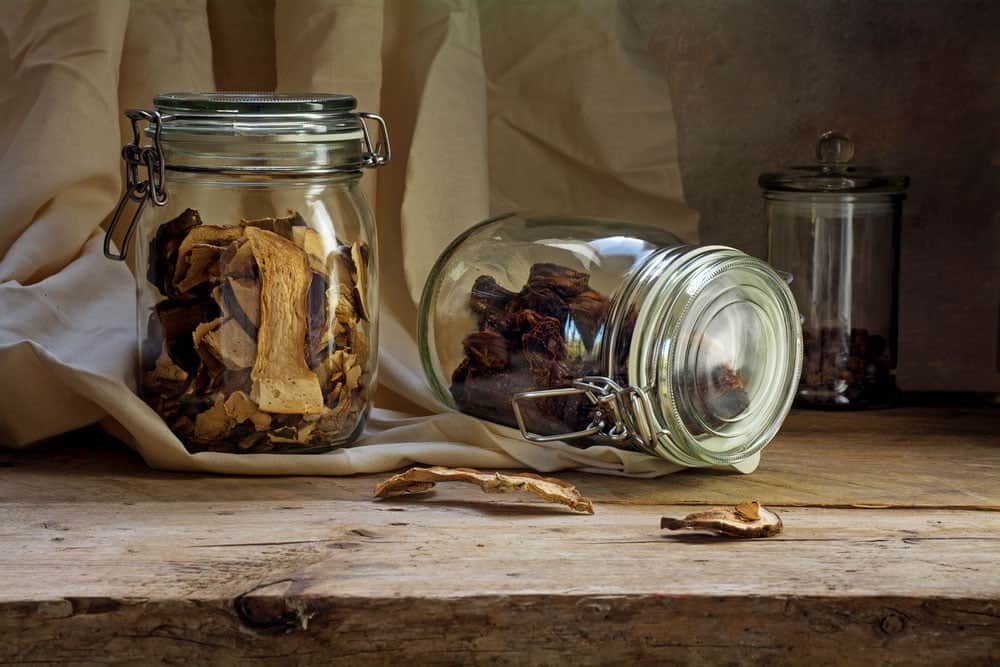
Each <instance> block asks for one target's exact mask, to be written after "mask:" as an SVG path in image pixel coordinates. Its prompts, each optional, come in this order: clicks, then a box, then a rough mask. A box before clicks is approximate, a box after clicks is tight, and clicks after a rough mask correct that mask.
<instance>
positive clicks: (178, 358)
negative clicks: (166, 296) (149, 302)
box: [155, 299, 220, 373]
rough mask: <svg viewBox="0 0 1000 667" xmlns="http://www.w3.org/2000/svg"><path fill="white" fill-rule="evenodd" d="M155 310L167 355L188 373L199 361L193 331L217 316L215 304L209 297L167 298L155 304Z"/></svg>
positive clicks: (194, 368) (218, 311)
mask: <svg viewBox="0 0 1000 667" xmlns="http://www.w3.org/2000/svg"><path fill="white" fill-rule="evenodd" d="M155 312H156V315H157V318H158V319H159V321H160V328H161V329H162V331H163V341H164V343H165V344H166V346H167V352H168V354H169V355H170V358H171V359H172V360H173V361H174V363H175V364H177V365H178V366H180V367H181V368H183V369H184V370H185V371H187V372H188V373H194V372H195V371H197V370H198V365H199V363H200V360H199V356H198V353H197V352H196V351H195V345H194V340H193V333H194V331H195V329H196V328H197V327H198V326H199V325H201V324H203V323H205V322H208V321H211V320H213V319H215V318H217V317H218V316H219V314H220V310H219V306H218V304H216V303H215V302H214V301H212V300H209V299H203V300H200V301H172V300H167V301H161V302H160V303H158V304H156V308H155Z"/></svg>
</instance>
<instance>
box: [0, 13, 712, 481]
mask: <svg viewBox="0 0 1000 667" xmlns="http://www.w3.org/2000/svg"><path fill="white" fill-rule="evenodd" d="M234 6H238V4H236V5H234ZM241 18H243V19H245V17H240V16H232V17H229V18H227V17H225V15H223V20H231V21H239V20H241ZM214 25H215V31H219V26H218V25H217V24H214ZM273 26H274V63H268V64H269V65H273V71H274V72H276V84H277V88H278V89H279V90H282V91H299V92H301V91H320V92H344V93H350V94H353V95H355V96H356V97H357V98H358V100H359V108H360V109H362V110H365V111H376V112H380V113H381V114H382V115H384V116H385V117H386V119H387V121H388V123H389V129H390V132H391V138H392V143H393V147H394V156H395V157H394V161H393V163H392V164H391V165H390V166H388V167H386V168H384V169H380V170H379V173H378V175H377V180H376V177H375V176H374V174H369V175H366V176H365V179H366V182H365V187H366V188H367V190H368V193H369V196H370V197H371V201H372V202H373V204H374V206H375V209H376V217H377V220H378V223H377V224H378V235H379V238H380V248H379V251H380V252H381V253H382V254H381V266H382V270H383V275H382V276H381V278H382V280H381V284H382V285H383V286H384V289H383V294H382V304H383V311H382V313H381V322H382V329H381V348H380V372H379V378H380V387H379V391H378V395H377V399H376V406H377V407H376V409H375V410H374V411H373V414H372V417H371V420H370V422H369V427H368V429H367V431H366V433H365V435H364V436H363V438H362V439H361V441H360V443H359V444H358V445H357V446H354V447H350V448H346V449H341V450H338V451H334V452H330V453H327V454H321V455H312V456H296V455H280V454H259V455H232V454H220V453H201V454H195V455H191V454H188V453H187V451H186V450H185V449H184V447H183V446H182V445H181V443H180V442H179V441H178V440H177V439H176V438H175V437H174V436H173V434H172V433H171V432H170V431H169V430H168V429H167V427H166V426H165V425H164V423H163V422H162V421H161V420H160V419H159V418H158V417H157V416H156V414H155V413H153V412H152V410H150V409H149V408H148V407H147V406H146V405H145V404H144V403H142V401H140V400H139V399H138V398H137V397H136V395H135V394H134V393H133V391H132V388H131V387H132V386H133V385H134V381H133V379H132V373H133V368H134V355H135V354H136V341H135V336H136V314H135V296H134V290H135V287H134V282H133V278H132V276H131V274H130V272H129V270H128V268H127V267H126V266H125V265H124V264H122V263H116V262H111V261H108V260H106V259H105V258H104V257H103V255H102V252H101V236H102V234H103V232H102V231H101V229H100V227H99V225H100V224H101V223H102V221H105V220H106V219H107V217H108V214H109V213H110V211H111V210H112V208H113V207H114V205H115V203H116V202H117V199H118V196H119V194H120V187H121V177H120V173H121V171H120V170H121V165H120V158H119V151H120V146H121V143H122V140H123V139H124V138H125V137H126V134H125V132H126V130H125V127H124V125H123V124H122V123H121V110H122V109H124V108H128V107H147V108H148V107H149V106H150V104H151V101H152V98H153V97H154V96H155V95H156V94H157V93H159V92H165V91H200V90H211V89H214V88H215V87H216V82H215V81H214V77H213V68H212V56H213V43H212V40H213V29H210V25H209V20H208V14H207V11H206V5H205V0H176V1H171V2H166V1H155V0H132V1H131V2H126V1H125V0H82V1H78V2H69V1H67V2H46V1H44V0H34V1H32V0H29V1H26V2H22V1H17V0H6V1H5V2H3V3H0V444H3V445H4V446H8V447H25V446H28V445H31V444H33V443H36V442H39V441H40V440H43V439H45V438H48V437H51V436H54V435H57V434H59V433H63V432H66V431H69V430H72V429H75V428H79V427H82V426H86V425H88V424H93V423H97V422H99V423H101V424H102V425H104V427H105V428H106V429H108V430H109V431H110V432H111V433H113V434H114V435H116V436H117V437H119V438H121V439H122V440H124V441H126V442H128V443H129V444H130V445H131V446H133V447H134V448H135V449H136V450H138V452H139V453H140V454H141V455H142V457H143V458H144V459H145V460H146V462H147V463H148V464H149V465H151V466H153V467H157V468H163V469H173V470H190V471H203V472H224V473H246V474H350V473H356V472H375V471H383V470H390V469H394V468H398V467H401V466H404V465H407V464H409V463H415V462H416V463H423V464H439V465H461V466H476V467H490V468H504V467H526V466H527V467H531V468H535V469H538V470H543V471H552V470H559V469H564V468H580V469H586V470H595V471H598V470H599V471H604V472H609V473H618V474H628V475H643V476H653V475H661V474H665V473H668V472H671V471H673V470H675V469H676V467H675V466H674V465H672V464H670V463H667V462H665V461H662V460H659V459H656V458H653V457H650V456H646V455H643V454H639V453H632V452H623V451H619V450H615V449H612V448H608V447H590V448H587V449H579V448H574V447H571V446H568V445H565V444H555V445H547V446H540V445H535V444H531V443H528V442H526V441H524V440H522V439H520V438H518V437H517V434H516V433H515V432H514V431H513V430H512V429H508V428H505V427H501V426H497V425H493V424H490V423H486V422H483V421H478V420H476V419H473V418H470V417H467V416H465V415H462V414H459V413H456V412H453V411H449V410H447V409H446V408H445V407H444V406H442V405H440V404H439V403H438V402H437V401H436V400H435V398H434V397H433V395H432V393H431V391H430V390H429V388H428V387H427V385H426V384H425V382H424V379H423V374H422V371H421V369H420V364H419V361H418V354H417V349H416V343H415V337H414V331H415V321H416V301H417V299H418V295H419V294H420V290H421V288H422V286H423V281H424V278H425V276H426V275H427V273H428V271H429V269H430V267H431V265H432V264H433V262H434V260H435V259H436V258H437V255H438V253H439V252H440V250H442V249H443V248H444V246H445V245H446V244H447V243H448V242H449V241H450V240H451V239H452V238H453V237H454V236H455V235H457V234H458V233H459V232H461V231H462V230H464V229H465V228H467V227H468V226H470V225H472V224H474V223H476V222H478V221H479V220H481V219H484V218H486V217H487V216H488V215H490V214H495V213H498V212H501V211H506V210H514V209H529V210H536V211H544V212H551V213H566V214H580V215H590V216H597V217H615V218H624V219H631V220H636V221H641V222H646V223H650V224H657V225H664V226H666V227H668V228H670V229H671V230H672V231H674V232H675V233H677V234H678V235H680V236H681V237H682V238H685V239H687V240H689V241H696V240H697V218H696V216H695V215H694V213H693V212H692V211H691V210H690V209H688V208H687V207H686V206H685V205H684V203H683V196H682V191H681V180H680V174H679V170H678V166H677V150H676V135H675V129H674V120H673V115H672V111H671V107H670V99H669V95H668V90H667V85H666V81H665V79H664V77H663V76H662V73H661V72H658V71H657V70H656V69H655V68H654V67H652V66H650V65H649V63H648V62H647V55H646V52H645V45H644V44H643V42H642V41H641V39H640V38H639V35H638V31H637V29H636V26H635V23H634V22H633V21H632V18H631V16H630V14H629V11H628V7H627V5H624V4H620V3H615V2H598V1H594V0H579V1H570V0H562V1H560V2H548V1H546V0H539V1H537V2H505V1H497V2H462V1H460V0H454V1H447V0H395V1H388V0H387V1H385V2H382V1H379V0H370V1H358V0H339V1H337V0H276V2H275V6H274V16H273ZM222 27H226V26H225V25H223V26H222ZM226 33H227V34H228V35H230V38H229V39H228V40H227V43H226V44H224V45H222V46H224V48H226V49H230V50H235V52H228V55H227V60H229V61H231V62H240V51H247V52H249V51H251V50H254V48H255V46H254V44H250V43H245V41H241V40H239V39H238V38H237V39H233V38H232V35H233V34H237V35H238V34H239V32H238V29H236V30H228V31H226ZM215 46H216V47H219V46H220V45H219V44H216V45H215ZM258 60H259V59H258ZM246 62H247V66H248V67H252V66H254V63H255V62H256V61H255V59H254V58H253V57H247V58H246ZM257 65H258V66H259V62H258V63H257ZM244 74H246V73H244ZM244 78H246V77H245V76H244Z"/></svg>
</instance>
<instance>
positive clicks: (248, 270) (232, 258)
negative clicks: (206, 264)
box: [219, 238, 257, 280]
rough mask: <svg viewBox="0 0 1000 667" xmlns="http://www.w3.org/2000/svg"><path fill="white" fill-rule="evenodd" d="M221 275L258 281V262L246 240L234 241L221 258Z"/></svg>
mask: <svg viewBox="0 0 1000 667" xmlns="http://www.w3.org/2000/svg"><path fill="white" fill-rule="evenodd" d="M219 273H220V274H221V275H223V276H225V277H227V278H246V279H248V280H256V279H257V262H256V260H254V258H253V250H252V249H251V248H250V244H249V243H247V240H246V239H245V238H241V239H238V240H236V241H233V242H232V243H230V244H229V245H228V246H226V249H225V250H223V251H222V254H221V255H220V256H219Z"/></svg>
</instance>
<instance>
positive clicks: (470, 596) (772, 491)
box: [0, 410, 1000, 665]
mask: <svg viewBox="0 0 1000 667" xmlns="http://www.w3.org/2000/svg"><path fill="white" fill-rule="evenodd" d="M996 414H997V413H995V412H990V411H972V412H968V413H967V412H963V411H943V410H937V411H930V412H914V411H890V412H881V413H860V414H859V413H853V414H850V415H836V414H826V413H800V414H798V415H794V416H793V418H792V419H791V420H790V422H789V424H788V427H787V428H786V429H785V431H784V433H783V434H782V436H781V437H780V438H779V440H778V442H776V443H775V444H774V446H773V447H772V448H771V449H770V450H769V452H768V456H767V457H765V463H764V465H763V466H762V469H761V471H759V472H758V473H755V474H754V475H751V476H739V475H725V474H713V473H708V472H696V473H693V474H692V473H683V474H679V475H674V476H671V477H669V478H666V479H661V480H650V481H642V480H625V479H620V478H607V477H601V476H592V475H581V474H576V475H563V477H564V478H571V479H574V480H575V481H577V482H579V484H580V486H581V488H582V489H583V490H584V491H585V492H587V493H589V494H591V495H592V497H593V498H594V499H595V500H596V501H597V506H596V509H597V513H596V514H595V515H594V516H586V515H577V514H573V513H572V512H569V511H568V510H566V509H565V508H562V507H558V506H549V505H541V504H538V503H536V502H534V501H533V499H532V498H531V497H528V496H525V497H521V496H509V497H508V496H485V495H482V494H480V492H479V491H478V490H476V489H473V488H467V487H464V486H448V485H445V486H442V487H440V488H439V490H438V491H436V492H435V493H434V494H433V495H432V496H430V497H428V498H424V499H419V500H418V499H397V500H391V501H382V502H374V501H372V500H371V499H370V494H371V490H372V488H373V486H374V483H375V481H376V480H377V479H381V478H383V477H384V476H368V477H359V478H352V479H323V478H236V477H206V476H193V475H174V474H169V473H160V472H155V471H149V470H147V469H145V468H144V466H143V465H142V463H141V461H139V460H138V459H137V458H136V457H134V455H132V454H130V453H128V452H125V451H123V450H121V449H115V448H110V447H108V446H107V445H106V444H101V441H100V440H99V439H95V443H96V445H95V446H94V447H91V448H89V449H87V448H84V449H81V448H80V447H79V446H77V447H76V448H65V447H63V448H58V447H56V448H48V449H45V450H41V451H35V452H24V453H13V452H4V453H0V545H2V547H3V548H2V549H0V631H2V632H3V636H4V641H3V642H0V662H5V661H13V662H18V663H24V662H43V663H56V662H70V663H88V662H89V663H92V662H140V663H145V662H151V661H154V660H155V661H165V662H185V663H189V664H190V663H191V662H192V661H193V662H194V663H196V664H197V663H203V662H206V663H207V662H213V663H220V664H229V663H237V662H240V663H242V662H245V661H250V660H254V661H264V662H267V661H272V662H296V663H301V664H331V663H332V664H357V663H365V664H371V663H376V664H385V663H398V662H403V661H410V662H414V663H416V664H459V663H461V664H527V663H536V664H566V663H571V664H607V663H609V662H611V663H626V664H631V663H635V664H706V665H714V664H720V663H723V664H728V663H733V664H735V663H747V662H760V663H766V664H803V663H806V662H814V663H816V664H858V663H859V662H864V663H884V664H984V665H985V664H996V663H997V662H998V661H1000V512H997V511H970V510H955V509H949V507H955V506H957V507H970V506H982V507H987V508H994V507H1000V503H998V502H997V500H998V496H1000V490H998V489H997V484H996V481H997V470H1000V465H998V463H1000V459H998V454H1000V447H998V446H997V445H998V441H997V438H996V435H995V433H996V432H997V429H996V419H995V416H996ZM928 415H929V416H928ZM886 434H889V435H886ZM91 437H93V434H91ZM78 444H79V443H78ZM818 462H827V463H828V465H819V463H818ZM749 497H757V498H759V499H760V500H762V501H764V502H765V503H768V504H770V505H772V506H775V508H776V509H778V510H779V511H780V512H781V514H782V516H783V518H784V520H785V526H786V530H785V532H784V533H783V534H782V535H780V536H779V537H776V538H770V539H766V540H754V541H730V540H720V539H713V538H707V537H702V536H696V535H689V534H683V535H667V534H664V533H663V532H661V531H660V530H659V527H658V525H659V522H658V518H659V516H660V515H662V514H670V515H683V514H685V513H687V512H689V511H691V510H692V507H690V506H679V505H677V504H675V503H685V504H687V503H714V502H722V501H730V500H742V499H746V498H749ZM782 498H784V499H786V500H788V502H787V503H786V504H794V505H811V506H809V507H781V505H782V503H781V502H775V501H776V500H780V499H782ZM869 502H871V503H883V504H888V505H895V506H899V505H910V506H914V507H924V508H925V509H912V508H911V509H857V508H855V509H833V508H831V507H830V506H831V505H845V506H852V505H854V506H856V505H859V504H865V503H869ZM932 506H941V507H943V508H944V509H926V508H928V507H932Z"/></svg>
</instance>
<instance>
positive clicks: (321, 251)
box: [141, 209, 371, 452]
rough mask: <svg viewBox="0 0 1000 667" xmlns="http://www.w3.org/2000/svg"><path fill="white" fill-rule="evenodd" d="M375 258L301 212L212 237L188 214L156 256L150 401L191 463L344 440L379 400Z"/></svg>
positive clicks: (158, 239) (171, 228)
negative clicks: (372, 281)
mask: <svg viewBox="0 0 1000 667" xmlns="http://www.w3.org/2000/svg"><path fill="white" fill-rule="evenodd" d="M367 259H368V248H367V246H366V245H364V244H361V243H358V242H354V243H342V242H340V241H337V242H336V247H334V248H332V249H331V250H330V251H329V252H327V250H326V247H325V245H324V242H323V239H322V238H321V237H320V235H319V234H318V233H317V232H316V231H315V230H313V229H311V228H309V227H308V226H307V223H306V221H305V220H304V219H303V218H302V216H301V215H299V214H298V213H296V212H293V211H288V213H287V215H286V216H285V217H280V218H261V219H255V220H241V221H238V224H232V225H229V226H217V225H209V224H205V223H204V222H203V221H202V219H201V216H200V215H199V213H198V211H195V210H193V209H187V210H186V211H184V212H183V213H181V215H179V216H178V217H177V218H175V219H173V220H171V221H169V222H167V223H165V224H163V225H161V226H160V227H159V228H158V230H157V232H156V234H155V235H154V237H153V239H152V241H151V242H150V244H149V264H148V270H147V279H148V280H149V281H150V282H151V283H152V284H153V285H155V286H156V288H157V289H158V290H159V292H160V294H161V295H162V296H163V297H164V298H163V299H162V300H161V301H160V302H159V303H157V304H156V306H155V307H154V308H153V311H152V312H151V313H150V318H149V324H148V327H147V339H146V341H144V344H143V368H144V372H143V377H142V382H141V387H142V394H143V398H144V399H145V400H146V401H147V403H149V404H150V405H151V406H152V407H153V409H154V410H156V411H157V412H158V413H159V414H160V416H161V417H162V418H163V419H164V420H165V421H166V422H167V424H168V426H170V428H171V429H172V430H173V431H174V432H175V433H176V434H177V435H178V436H179V437H180V438H181V439H182V440H183V441H184V442H185V444H186V446H187V447H188V449H189V450H191V451H225V452H270V451H309V450H314V449H321V448H324V447H327V446H329V445H331V444H339V443H342V442H344V441H346V440H347V439H348V438H349V437H350V436H351V435H352V433H353V432H354V431H355V429H356V427H357V426H358V424H359V423H360V421H361V419H362V417H363V415H364V413H365V412H366V409H367V406H368V400H369V394H370V391H371V387H370V380H371V374H370V371H369V360H368V357H369V353H370V348H369V340H370V331H369V327H370V324H369V310H368V308H369V306H368V303H367V294H366V290H367V270H368V266H367Z"/></svg>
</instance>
